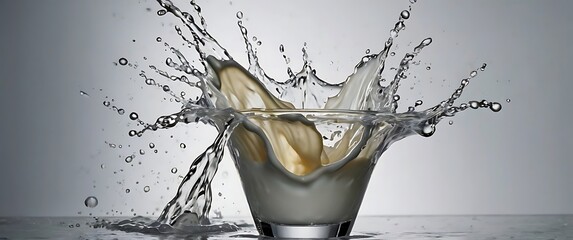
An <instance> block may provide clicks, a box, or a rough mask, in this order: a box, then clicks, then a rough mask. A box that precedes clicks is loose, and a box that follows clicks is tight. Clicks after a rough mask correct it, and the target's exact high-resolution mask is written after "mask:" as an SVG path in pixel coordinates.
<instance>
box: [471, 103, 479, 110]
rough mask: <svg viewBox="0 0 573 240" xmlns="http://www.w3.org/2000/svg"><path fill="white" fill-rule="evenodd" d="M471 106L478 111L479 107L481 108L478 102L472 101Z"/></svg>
mask: <svg viewBox="0 0 573 240" xmlns="http://www.w3.org/2000/svg"><path fill="white" fill-rule="evenodd" d="M469 104H470V107H471V108H473V109H478V107H479V103H478V102H477V101H470V102H469Z"/></svg>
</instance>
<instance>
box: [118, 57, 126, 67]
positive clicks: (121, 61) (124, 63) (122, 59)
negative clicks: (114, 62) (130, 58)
mask: <svg viewBox="0 0 573 240" xmlns="http://www.w3.org/2000/svg"><path fill="white" fill-rule="evenodd" d="M119 64H121V65H123V66H125V65H127V59H126V58H120V59H119Z"/></svg>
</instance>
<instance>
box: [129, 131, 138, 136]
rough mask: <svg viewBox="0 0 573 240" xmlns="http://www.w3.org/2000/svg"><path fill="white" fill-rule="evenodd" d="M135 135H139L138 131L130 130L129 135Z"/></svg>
mask: <svg viewBox="0 0 573 240" xmlns="http://www.w3.org/2000/svg"><path fill="white" fill-rule="evenodd" d="M135 135H137V131H135V130H131V131H129V136H130V137H133V136H135Z"/></svg>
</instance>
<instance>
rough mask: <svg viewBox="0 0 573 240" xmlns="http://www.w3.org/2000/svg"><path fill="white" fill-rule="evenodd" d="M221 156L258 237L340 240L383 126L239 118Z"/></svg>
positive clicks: (329, 119)
mask: <svg viewBox="0 0 573 240" xmlns="http://www.w3.org/2000/svg"><path fill="white" fill-rule="evenodd" d="M241 113H242V115H243V116H244V117H245V118H246V119H245V121H243V123H242V124H241V125H239V126H238V127H237V128H236V129H235V130H234V131H233V134H232V135H231V139H230V141H229V143H228V146H229V150H230V152H231V155H232V158H233V160H234V162H235V166H236V168H237V169H238V172H239V175H240V178H241V181H242V185H243V189H244V191H245V194H246V197H247V201H248V203H249V207H250V210H251V213H252V216H253V219H254V221H255V224H256V227H257V230H258V231H259V233H260V234H261V235H263V236H268V237H280V238H329V237H342V236H348V235H349V234H350V232H351V230H352V226H353V224H354V220H355V218H356V215H357V213H358V210H359V208H360V205H361V203H362V198H363V196H364V193H365V191H366V188H367V185H368V181H369V179H370V176H371V173H372V170H373V168H374V165H375V163H376V159H377V158H378V157H379V156H380V154H381V152H382V150H383V145H384V144H382V143H383V141H384V132H385V131H384V130H385V129H387V126H388V124H387V123H385V122H381V121H375V120H373V119H376V118H375V117H373V115H374V114H371V113H368V112H357V111H326V110H313V111H311V110H280V111H276V110H275V111H265V110H261V111H255V110H253V111H244V112H241Z"/></svg>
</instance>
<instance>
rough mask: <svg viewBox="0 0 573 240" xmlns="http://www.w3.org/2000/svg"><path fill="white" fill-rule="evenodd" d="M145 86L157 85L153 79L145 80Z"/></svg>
mask: <svg viewBox="0 0 573 240" xmlns="http://www.w3.org/2000/svg"><path fill="white" fill-rule="evenodd" d="M145 84H147V85H154V84H155V80H153V79H151V78H148V79H145Z"/></svg>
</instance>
